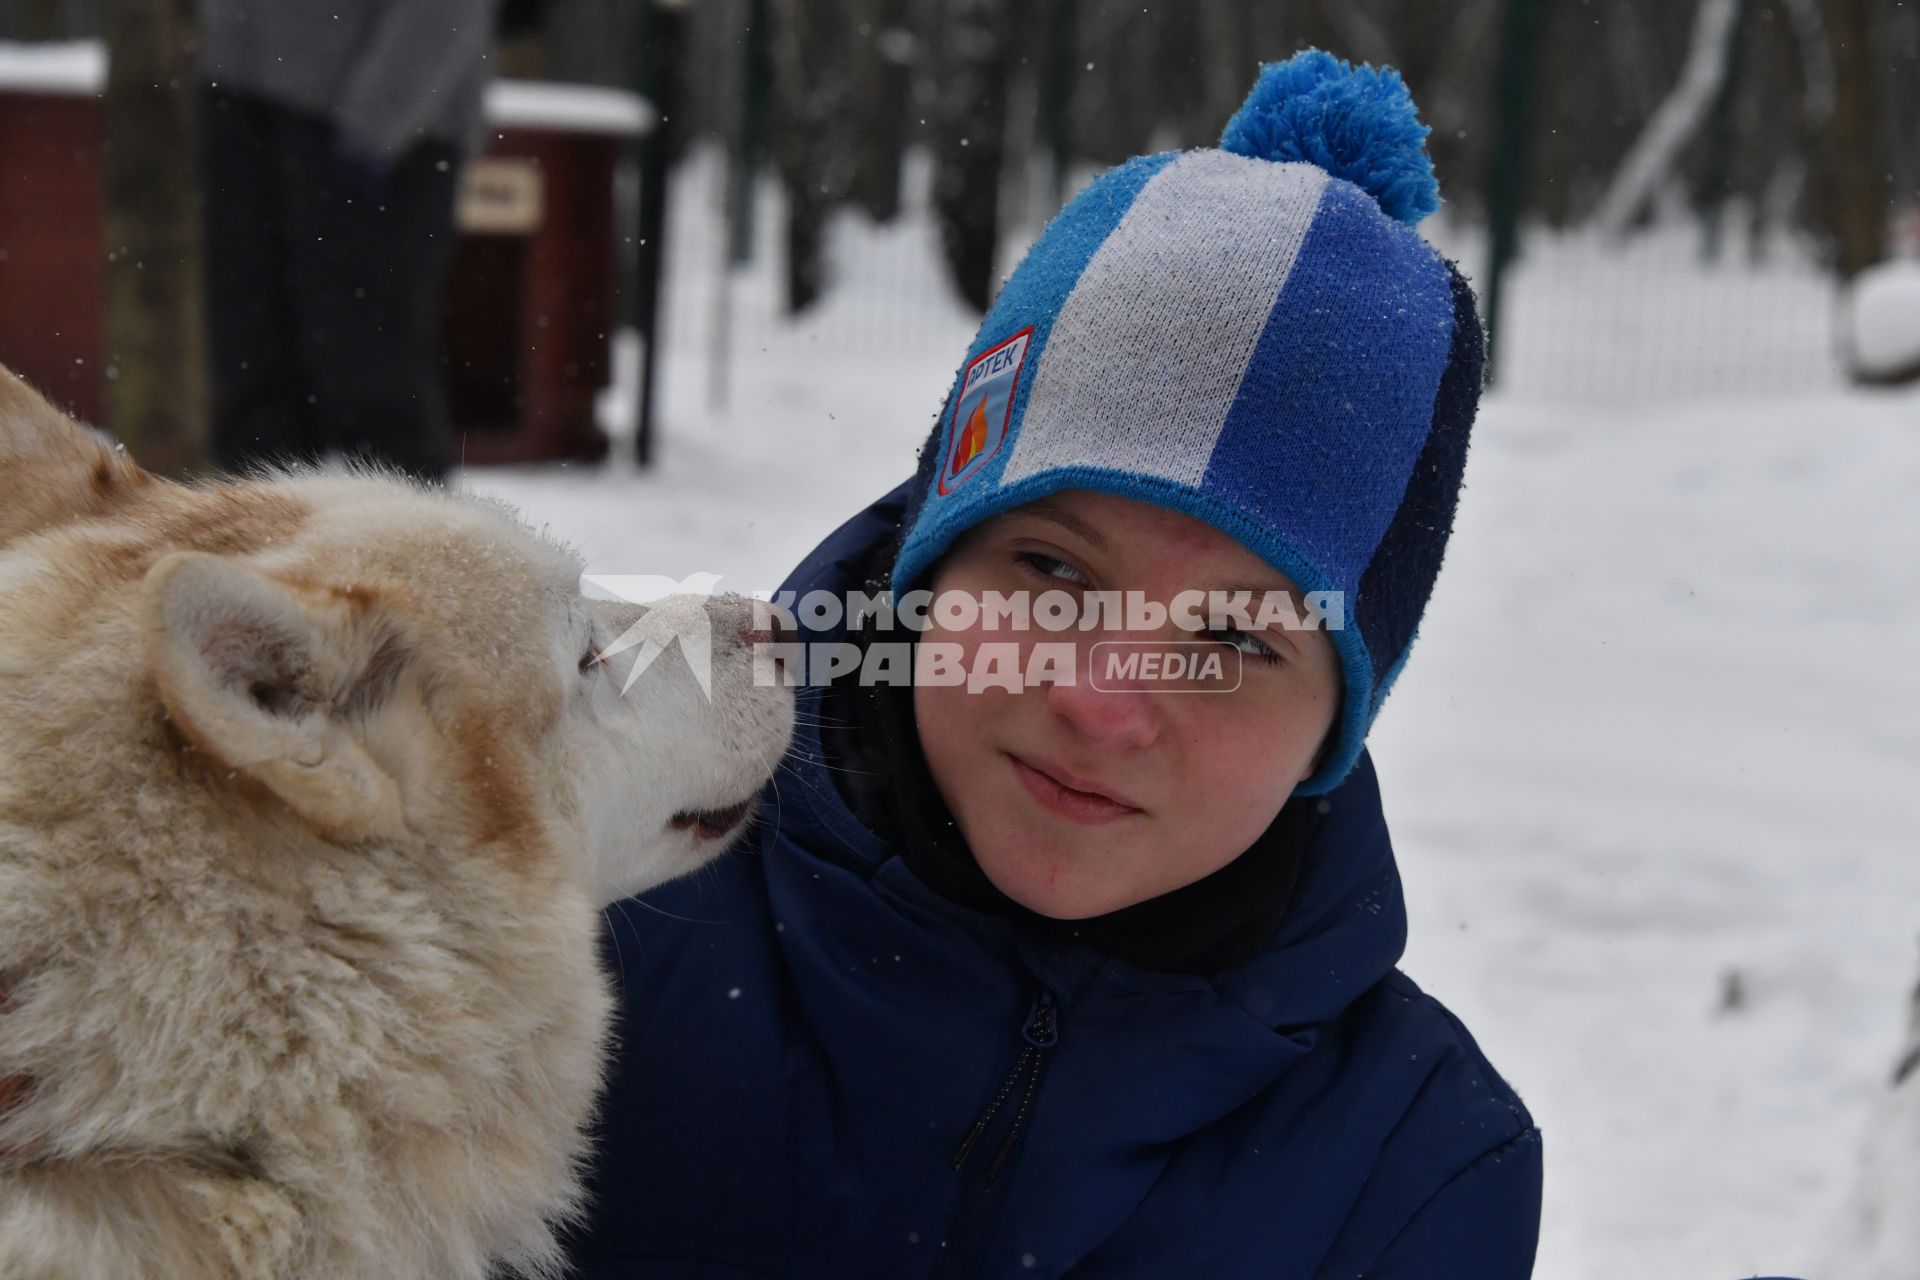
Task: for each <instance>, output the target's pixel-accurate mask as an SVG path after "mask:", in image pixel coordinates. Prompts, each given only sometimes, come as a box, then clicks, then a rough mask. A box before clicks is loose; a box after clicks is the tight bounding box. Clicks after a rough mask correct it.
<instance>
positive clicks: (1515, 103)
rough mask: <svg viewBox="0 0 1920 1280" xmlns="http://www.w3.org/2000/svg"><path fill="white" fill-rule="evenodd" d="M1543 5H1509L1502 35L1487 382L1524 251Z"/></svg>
mask: <svg viewBox="0 0 1920 1280" xmlns="http://www.w3.org/2000/svg"><path fill="white" fill-rule="evenodd" d="M1543 17H1544V14H1543V13H1542V5H1541V3H1540V0H1507V12H1506V18H1505V20H1504V22H1503V23H1502V27H1501V35H1500V74H1499V80H1498V87H1497V94H1498V96H1497V97H1496V98H1495V100H1494V120H1495V126H1494V139H1495V141H1494V149H1493V162H1492V166H1491V169H1490V171H1489V173H1488V176H1487V223H1488V226H1487V233H1488V239H1489V241H1490V243H1489V246H1488V248H1489V252H1488V255H1487V258H1488V261H1487V282H1486V289H1485V291H1484V305H1485V308H1486V313H1487V314H1486V321H1487V381H1488V382H1489V383H1491V382H1492V381H1493V380H1494V378H1495V377H1496V376H1497V375H1498V372H1499V368H1500V362H1499V359H1498V351H1499V342H1500V295H1501V286H1502V284H1503V283H1504V282H1505V277H1506V272H1507V267H1508V265H1509V264H1510V263H1512V261H1513V260H1514V258H1515V257H1516V256H1518V254H1519V251H1520V215H1521V214H1522V213H1524V212H1525V211H1526V199H1527V151H1528V144H1529V143H1530V142H1531V141H1532V126H1533V87H1534V79H1535V76H1534V68H1535V64H1536V61H1537V54H1538V51H1539V47H1540V23H1541V20H1542V18H1543Z"/></svg>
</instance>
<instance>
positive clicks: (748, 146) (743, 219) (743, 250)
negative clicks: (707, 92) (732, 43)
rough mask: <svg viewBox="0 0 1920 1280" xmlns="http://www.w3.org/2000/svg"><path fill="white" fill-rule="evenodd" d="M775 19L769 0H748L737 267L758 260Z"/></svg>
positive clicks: (736, 199) (735, 205) (732, 204)
mask: <svg viewBox="0 0 1920 1280" xmlns="http://www.w3.org/2000/svg"><path fill="white" fill-rule="evenodd" d="M771 23H772V19H771V16H770V14H769V13H768V4H767V0H747V29H746V31H745V32H744V33H743V35H744V39H743V40H742V41H741V47H740V57H741V64H740V127H739V128H738V129H737V130H735V132H734V138H733V147H734V150H733V172H732V174H731V177H730V182H729V185H730V187H731V188H732V189H731V191H730V192H729V196H730V198H729V199H728V201H727V208H728V209H729V211H730V212H731V213H732V215H733V220H732V225H731V226H729V228H728V233H729V234H728V239H727V245H728V249H727V260H728V261H729V262H731V263H732V264H733V265H734V266H736V267H742V266H745V265H746V264H747V263H748V262H751V261H752V260H753V223H754V187H755V183H754V178H755V177H756V176H758V174H759V172H760V152H761V149H762V147H763V145H764V144H765V141H766V122H767V87H768V82H769V81H771V80H772V79H773V55H772V45H771V43H770V40H769V37H770V31H771Z"/></svg>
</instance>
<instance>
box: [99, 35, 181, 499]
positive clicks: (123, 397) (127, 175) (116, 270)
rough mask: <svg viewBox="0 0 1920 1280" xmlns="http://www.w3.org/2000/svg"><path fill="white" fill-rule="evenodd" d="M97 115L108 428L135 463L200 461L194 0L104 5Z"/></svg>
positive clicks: (163, 469) (174, 465)
mask: <svg viewBox="0 0 1920 1280" xmlns="http://www.w3.org/2000/svg"><path fill="white" fill-rule="evenodd" d="M104 29H105V34H106V38H107V49H108V57H109V60H110V63H109V71H108V77H107V91H106V98H105V101H104V102H103V103H102V111H101V139H102V147H101V150H102V167H103V173H102V188H103V193H104V199H105V205H106V207H105V210H104V217H103V220H102V226H103V230H104V237H103V238H104V240H105V244H106V249H107V270H106V315H105V316H104V324H103V326H102V328H103V334H104V337H105V342H104V343H103V344H102V345H103V347H104V351H103V356H104V360H105V368H104V370H103V373H104V375H105V379H106V381H105V393H106V394H105V401H106V416H107V423H108V425H109V426H110V427H111V429H112V430H113V432H114V434H115V435H117V436H118V437H119V438H120V440H121V441H122V442H123V443H124V444H125V445H126V446H127V449H128V451H129V452H131V453H132V454H133V456H134V457H135V458H136V459H137V460H138V461H139V462H140V464H141V465H142V466H144V467H146V468H147V469H149V470H151V471H157V472H160V473H163V474H168V475H178V474H182V473H185V472H188V471H192V470H195V469H198V468H200V467H202V466H204V465H205V463H206V418H207V394H206V358H205V348H204V339H203V334H202V329H201V325H202V297H203V291H202V282H201V261H200V194H199V193H200V180H199V173H200V165H199V139H198V135H197V133H196V127H197V122H198V118H199V112H198V106H199V96H198V95H199V76H198V72H197V69H196V67H195V65H194V57H193V0H141V3H138V4H134V3H119V4H112V5H108V6H107V9H106V14H105V24H104Z"/></svg>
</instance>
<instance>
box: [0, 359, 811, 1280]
mask: <svg viewBox="0 0 1920 1280" xmlns="http://www.w3.org/2000/svg"><path fill="white" fill-rule="evenodd" d="M579 577H580V564H579V562H578V561H577V560H576V559H574V558H573V557H572V556H570V555H569V554H568V553H566V552H564V551H562V550H561V549H559V548H557V547H555V546H552V545H549V544H548V543H546V542H545V541H543V540H542V539H541V538H539V537H538V536H536V535H534V534H533V533H532V532H530V531H529V530H527V529H526V528H524V527H523V526H521V525H520V524H519V523H517V522H516V521H515V519H514V518H513V517H512V515H511V513H510V512H508V511H507V510H506V509H504V508H502V507H500V506H497V505H494V504H490V503H487V502H484V501H481V500H477V499H474V498H471V497H461V496H457V495H452V494H447V493H444V492H438V491H430V490H425V489H421V488H417V487H413V486H411V485H409V484H406V483H403V482H401V481H398V480H395V479H392V478H388V477H383V476H380V475H376V474H370V473H367V472H343V471H306V472H299V473H274V474H265V475H259V476H255V477H252V478H250V479H247V480H241V481H233V482H224V483H205V484H195V485H182V484H176V483H173V482H170V481H167V480H164V479H160V478H158V477H155V476H152V475H149V474H147V473H145V472H143V471H141V470H140V469H139V468H138V467H136V466H135V465H134V464H133V463H132V462H131V461H129V460H128V459H127V458H126V457H125V456H124V454H122V453H120V452H119V451H117V450H115V449H114V448H112V447H110V446H108V445H106V444H104V443H102V442H101V440H100V439H99V438H98V437H96V436H94V435H93V434H91V433H89V432H88V431H86V430H84V429H82V428H80V427H79V426H77V425H76V424H74V423H73V422H72V421H71V420H69V419H67V418H65V417H63V416H62V415H60V414H59V413H57V412H56V411H54V410H53V409H52V408H50V407H49V406H48V405H47V404H46V403H45V402H44V401H42V400H41V399H40V398H39V397H38V396H36V395H35V394H34V393H33V392H31V391H30V390H28V389H27V388H26V386H25V385H24V384H22V383H21V382H20V381H19V380H18V379H16V378H14V377H13V376H12V375H11V374H7V373H5V371H4V370H0V1276H4V1277H6V1280H119V1278H120V1277H129V1278H131V1277H136V1276H137V1277H143V1278H145V1277H156V1278H165V1280H175V1278H179V1280H187V1278H189V1277H190V1278H191V1280H207V1278H208V1277H227V1278H230V1280H267V1278H269V1277H271V1278H272V1280H308V1278H319V1277H325V1278H326V1280H354V1278H359V1277H366V1278H368V1280H372V1278H374V1277H378V1280H402V1278H410V1277H422V1278H424V1277H434V1278H435V1280H441V1278H443V1277H473V1278H476V1280H477V1278H478V1277H482V1276H485V1275H487V1274H489V1272H490V1269H492V1268H494V1267H495V1266H497V1265H501V1264H504V1265H511V1266H516V1267H519V1268H521V1269H522V1270H524V1271H528V1272H531V1273H534V1274H545V1273H550V1272H554V1271H557V1270H558V1268H559V1251H558V1249H557V1248H556V1245H555V1242H554V1237H553V1227H554V1224H555V1223H557V1222H559V1221H562V1220H564V1219H565V1218H566V1216H567V1215H568V1213H569V1211H570V1210H572V1209H574V1208H575V1207H576V1206H577V1202H578V1199H579V1196H580V1183H579V1177H578V1173H579V1165H580V1162H581V1160H582V1156H583V1152H584V1146H585V1142H584V1139H583V1136H582V1127H583V1125H584V1124H585V1122H586V1121H587V1120H588V1118H589V1115H590V1112H591V1109H592V1104H593V1100H594V1094H595V1090H596V1088H597V1085H598V1083H599V1079H600V1072H601V1063H602V1055H603V1050H604V1048H605V1042H606V1036H607V1030H608V1019H609V1013H610V1008H611V1000H610V996H609V993H608V989H607V982H606V980H605V978H604V975H603V974H602V972H601V970H600V967H599V960H598V955H597V945H598V936H599V924H600V917H599V912H600V909H601V908H602V907H603V906H604V905H605V904H607V903H610V902H612V901H614V900H616V899H618V898H622V897H625V896H627V895H629V894H631V893H634V892H636V891H638V890H640V889H642V888H644V887H646V886H648V885H650V884H654V883H657V882H659V881H662V880H665V879H667V878H669V877H672V876H676V875H679V874H682V873H684V872H686V871H689V870H691V869H693V868H695V867H697V866H699V865H700V864H701V863H703V862H704V861H705V860H706V859H708V858H709V857H710V856H712V855H713V854H715V853H716V852H718V851H719V850H720V849H721V848H722V847H723V846H724V845H725V843H726V842H727V839H728V837H730V836H731V835H733V834H734V833H735V832H736V830H737V829H738V828H739V827H740V826H741V824H742V823H744V821H745V820H746V818H747V814H748V809H749V804H750V801H751V799H752V797H753V796H754V795H755V794H756V792H757V791H758V790H759V789H760V788H761V786H762V785H763V784H764V783H765V781H766V779H767V777H768V775H769V773H770V771H771V769H772V767H773V762H774V761H776V760H778V759H779V757H780V755H781V753H782V752H783V750H784V749H785V745H786V741H787V736H788V733H789V730H790V727H791V723H792V699H791V694H790V692H789V691H788V690H786V689H782V688H779V687H775V686H774V685H773V683H772V682H769V681H766V680H764V679H755V677H754V670H753V660H754V654H753V652H752V651H753V648H754V645H755V642H756V641H758V640H761V639H764V638H768V637H762V636H761V635H760V634H759V633H758V632H756V631H754V630H752V629H751V622H752V617H751V615H750V613H749V611H748V604H747V602H744V601H717V602H715V601H706V600H701V599H695V598H678V599H675V600H673V601H670V602H666V603H663V604H662V605H660V606H658V607H657V608H656V609H655V610H654V611H653V612H652V613H649V612H648V611H647V610H642V609H637V608H634V607H631V606H621V605H613V604H607V603H602V602H595V601H589V600H587V599H584V598H583V597H582V596H581V595H580V592H579ZM642 614H646V615H647V623H646V626H647V627H648V628H649V633H650V634H651V633H652V632H651V628H652V626H653V623H654V622H655V621H658V620H660V619H665V620H666V622H667V623H668V624H669V625H667V626H666V627H665V628H664V629H663V631H662V634H667V633H678V634H680V635H681V636H682V637H683V638H684V637H685V636H687V635H689V634H708V635H710V636H711V637H712V647H711V649H710V650H707V651H706V654H705V660H704V661H694V660H692V659H690V658H689V657H688V656H687V655H686V654H685V653H683V652H682V651H680V650H679V649H675V648H673V647H672V646H669V647H668V648H667V649H666V650H664V651H663V650H662V649H661V648H660V647H659V646H657V645H656V646H653V647H651V648H648V647H640V648H639V650H638V652H639V653H640V655H642V656H643V657H650V658H651V659H652V660H651V661H649V663H648V666H647V669H646V670H645V671H644V673H643V674H641V675H640V676H639V678H638V679H636V680H633V681H631V682H630V683H631V684H632V688H631V690H630V691H625V692H623V689H622V680H621V673H620V672H619V671H617V670H616V669H615V668H616V667H617V666H619V665H621V664H620V660H619V659H618V658H617V657H613V656H610V655H609V653H608V652H607V651H608V650H613V649H619V648H621V647H623V646H622V643H621V638H622V637H623V635H627V636H628V637H629V638H628V640H627V641H626V642H625V644H626V646H627V647H632V640H631V637H630V633H629V632H628V628H629V625H630V624H632V623H634V622H635V621H636V620H637V619H639V618H640V616H641V615H642ZM702 668H704V669H705V671H704V675H705V679H706V680H707V681H710V684H709V685H708V687H705V688H703V687H701V684H702V681H701V679H699V678H696V675H695V671H696V670H697V669H702Z"/></svg>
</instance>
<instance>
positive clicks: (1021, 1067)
mask: <svg viewBox="0 0 1920 1280" xmlns="http://www.w3.org/2000/svg"><path fill="white" fill-rule="evenodd" d="M1020 1040H1021V1044H1020V1053H1019V1055H1018V1056H1017V1057H1015V1058H1014V1060H1013V1069H1012V1070H1010V1071H1008V1072H1007V1076H1006V1079H1004V1080H1002V1081H1001V1082H1000V1087H999V1088H998V1089H997V1090H995V1091H994V1095H993V1100H992V1101H991V1102H989V1103H987V1105H986V1109H985V1110H983V1111H982V1112H981V1113H980V1116H979V1118H978V1119H977V1120H975V1121H974V1122H973V1128H972V1129H970V1130H968V1131H967V1136H966V1137H965V1138H964V1139H962V1140H961V1142H960V1146H959V1149H958V1150H956V1151H955V1152H954V1153H953V1160H952V1166H953V1169H954V1172H956V1173H957V1172H959V1170H960V1167H961V1166H962V1165H964V1164H966V1162H967V1157H968V1156H970V1155H972V1154H973V1148H974V1146H975V1144H977V1143H978V1142H979V1141H980V1138H981V1136H982V1135H983V1134H985V1133H986V1131H987V1126H988V1125H989V1124H991V1123H993V1118H994V1117H995V1116H997V1115H999V1114H1000V1109H1001V1108H1002V1107H1004V1106H1005V1105H1006V1103H1007V1099H1008V1098H1010V1097H1012V1096H1013V1091H1014V1090H1015V1089H1017V1088H1019V1087H1020V1081H1021V1079H1022V1077H1024V1078H1025V1079H1026V1082H1027V1087H1026V1090H1025V1092H1023V1093H1022V1094H1021V1095H1020V1107H1019V1110H1017V1111H1015V1112H1014V1113H1013V1123H1012V1124H1011V1125H1010V1126H1008V1128H1007V1136H1006V1137H1005V1138H1002V1139H1001V1140H1000V1149H999V1150H998V1151H997V1152H995V1153H994V1157H993V1163H992V1164H990V1165H988V1166H987V1180H986V1184H985V1185H987V1186H992V1185H993V1180H994V1179H995V1178H997V1177H999V1176H1000V1170H1001V1169H1003V1168H1005V1167H1006V1163H1007V1160H1008V1158H1009V1157H1010V1156H1012V1155H1013V1149H1014V1146H1015V1144H1016V1143H1018V1142H1019V1140H1020V1135H1021V1133H1023V1132H1024V1131H1025V1129H1026V1124H1027V1117H1028V1116H1029V1115H1031V1114H1032V1113H1033V1098H1034V1095H1035V1094H1036V1093H1038V1092H1039V1090H1040V1074H1041V1072H1042V1071H1043V1070H1045V1068H1046V1062H1047V1050H1049V1049H1051V1048H1053V1047H1054V1045H1056V1044H1058V1043H1059V1042H1060V1022H1059V1017H1058V1014H1057V1012H1056V1011H1055V1009H1054V1005H1053V992H1051V991H1047V990H1045V989H1044V988H1043V989H1042V990H1041V992H1040V994H1039V995H1038V996H1037V997H1035V999H1034V1002H1033V1007H1032V1008H1031V1009H1030V1010H1028V1012H1027V1020H1026V1022H1025V1023H1024V1024H1023V1025H1022V1026H1021V1028H1020ZM1029 1069H1031V1070H1029Z"/></svg>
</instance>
